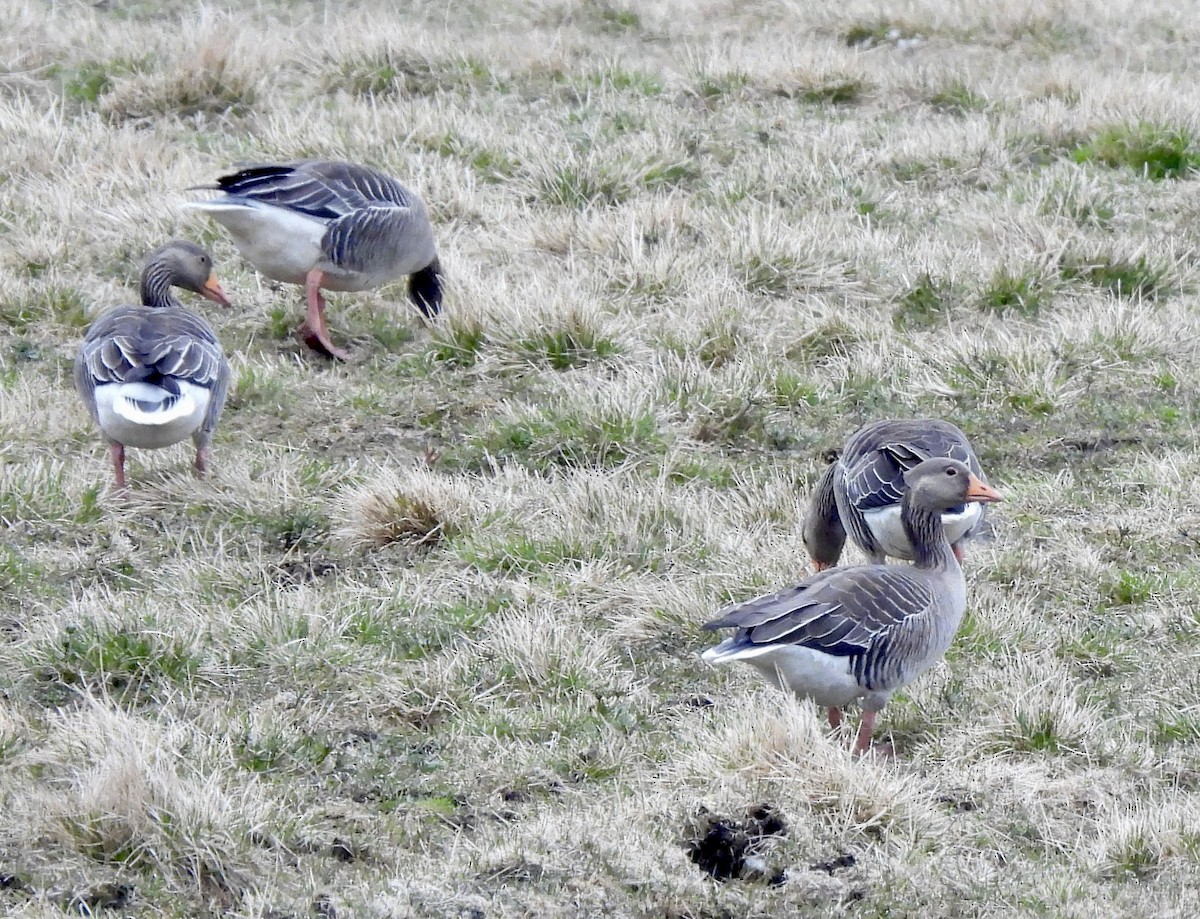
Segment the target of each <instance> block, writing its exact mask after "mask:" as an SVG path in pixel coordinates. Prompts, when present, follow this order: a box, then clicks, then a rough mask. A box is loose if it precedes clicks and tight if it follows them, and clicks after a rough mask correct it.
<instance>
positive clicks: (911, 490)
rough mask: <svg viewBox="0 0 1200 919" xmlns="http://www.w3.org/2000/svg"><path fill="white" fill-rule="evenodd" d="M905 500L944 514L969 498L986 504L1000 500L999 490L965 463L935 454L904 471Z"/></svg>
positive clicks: (922, 508)
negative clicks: (906, 492) (988, 483)
mask: <svg viewBox="0 0 1200 919" xmlns="http://www.w3.org/2000/svg"><path fill="white" fill-rule="evenodd" d="M904 484H905V485H906V486H908V495H907V498H908V501H909V503H910V504H911V505H912V506H914V507H917V508H920V509H921V510H925V511H929V512H930V513H934V514H944V513H945V512H946V511H949V510H951V509H952V508H956V507H961V506H962V505H964V504H967V503H969V502H973V501H974V502H978V503H980V504H990V503H992V502H994V501H1000V500H1002V498H1001V496H1000V493H999V492H998V491H996V490H995V489H994V488H992V487H991V486H990V485H987V484H985V483H984V482H983V481H982V480H981V479H980V478H979V477H978V476H976V475H975V474H974V473H972V472H971V470H970V469H969V468H968V467H967V465H966V464H965V463H960V462H959V461H958V460H955V459H948V458H946V457H940V456H939V457H935V458H934V459H927V460H925V461H924V462H922V463H918V464H917V465H916V466H914V467H913V468H912V469H910V470H908V472H906V473H904Z"/></svg>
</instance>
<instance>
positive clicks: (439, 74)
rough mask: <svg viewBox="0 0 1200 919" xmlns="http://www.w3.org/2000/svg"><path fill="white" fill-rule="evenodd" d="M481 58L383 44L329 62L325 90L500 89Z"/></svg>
mask: <svg viewBox="0 0 1200 919" xmlns="http://www.w3.org/2000/svg"><path fill="white" fill-rule="evenodd" d="M502 83H503V81H501V80H499V79H498V78H497V77H495V76H494V75H493V74H492V73H491V71H490V70H489V69H488V67H487V65H486V64H484V63H483V62H482V61H480V60H477V59H475V58H471V57H448V58H440V59H439V58H433V57H427V56H424V55H420V54H416V53H412V52H408V51H402V50H398V49H396V48H392V47H387V48H381V49H377V50H375V51H373V52H371V53H369V54H359V55H354V56H352V57H349V58H344V59H340V60H337V61H334V62H333V63H332V66H331V68H330V69H329V71H328V72H327V73H326V75H325V87H326V90H327V91H331V92H336V91H338V90H342V91H345V92H348V93H350V94H351V95H354V96H368V97H373V96H379V97H385V98H386V97H391V96H432V95H435V94H436V93H439V92H447V91H461V90H469V89H483V88H485V87H487V86H494V87H495V88H497V89H502V88H503V86H502Z"/></svg>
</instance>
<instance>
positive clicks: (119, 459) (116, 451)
mask: <svg viewBox="0 0 1200 919" xmlns="http://www.w3.org/2000/svg"><path fill="white" fill-rule="evenodd" d="M108 455H109V456H110V457H111V458H112V466H113V475H115V476H116V479H117V491H124V490H125V445H124V444H109V445H108Z"/></svg>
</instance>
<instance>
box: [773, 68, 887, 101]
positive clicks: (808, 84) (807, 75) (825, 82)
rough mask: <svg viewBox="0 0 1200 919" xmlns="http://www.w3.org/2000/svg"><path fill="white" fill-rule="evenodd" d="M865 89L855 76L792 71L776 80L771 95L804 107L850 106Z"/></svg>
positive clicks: (864, 84) (858, 99)
mask: <svg viewBox="0 0 1200 919" xmlns="http://www.w3.org/2000/svg"><path fill="white" fill-rule="evenodd" d="M869 88H870V84H869V83H868V82H867V81H866V80H864V79H863V78H862V77H860V76H857V75H856V74H850V73H844V72H841V71H827V72H815V73H814V72H796V73H793V74H790V75H789V76H788V77H786V78H785V79H783V80H780V81H779V83H778V84H776V85H775V87H774V89H773V92H774V94H775V95H777V96H783V97H784V98H787V99H796V100H798V101H800V102H803V103H806V104H808V105H853V104H855V103H858V102H861V101H862V99H863V97H864V96H865V95H866V93H867V90H868V89H869Z"/></svg>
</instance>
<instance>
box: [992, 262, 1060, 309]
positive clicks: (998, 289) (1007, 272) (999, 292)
mask: <svg viewBox="0 0 1200 919" xmlns="http://www.w3.org/2000/svg"><path fill="white" fill-rule="evenodd" d="M1052 294H1053V291H1052V289H1051V287H1050V285H1049V284H1048V282H1047V281H1046V280H1045V278H1044V277H1043V273H1042V272H1041V270H1040V269H1037V268H1026V269H1025V270H1023V271H1013V270H1011V269H1009V268H1004V267H1002V268H998V269H996V271H995V273H994V274H993V275H992V277H991V278H990V280H989V281H988V283H987V286H985V287H984V288H983V289H982V290H981V291H980V292H979V308H980V309H982V310H985V311H986V312H991V313H996V314H997V315H1001V316H1003V315H1005V314H1006V313H1016V314H1018V315H1020V316H1024V317H1026V318H1032V317H1035V316H1037V315H1038V314H1039V313H1041V311H1042V310H1043V309H1045V308H1046V307H1048V306H1049V305H1050V302H1051V299H1052Z"/></svg>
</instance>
